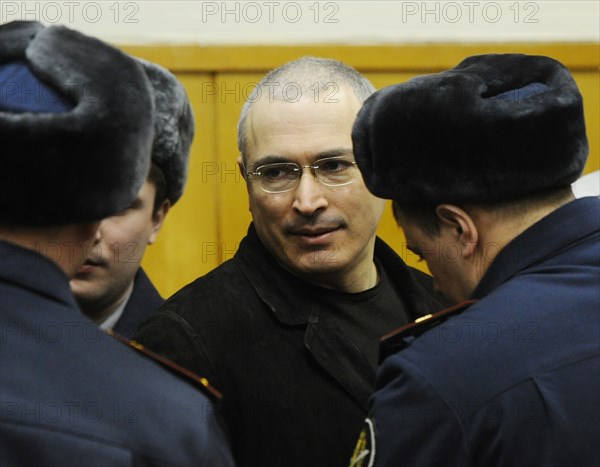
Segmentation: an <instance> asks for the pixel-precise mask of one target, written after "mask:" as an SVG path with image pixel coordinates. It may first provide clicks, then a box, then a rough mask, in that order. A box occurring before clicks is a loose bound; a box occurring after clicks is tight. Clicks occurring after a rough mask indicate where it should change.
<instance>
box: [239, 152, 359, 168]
mask: <svg viewBox="0 0 600 467" xmlns="http://www.w3.org/2000/svg"><path fill="white" fill-rule="evenodd" d="M352 155H353V153H352V149H351V148H336V149H329V150H327V151H323V152H319V153H317V154H315V155H314V156H312V157H311V159H312V160H313V162H314V161H317V160H319V159H329V158H331V157H340V156H352ZM280 162H292V161H290V160H289V159H288V158H287V157H284V156H279V155H276V154H268V155H266V156H263V157H261V158H259V159H257V160H256V161H254V162H252V164H249V165H250V166H251V167H253V170H256V168H257V167H260V166H261V165H265V164H276V163H280Z"/></svg>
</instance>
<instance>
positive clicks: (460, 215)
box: [435, 204, 479, 258]
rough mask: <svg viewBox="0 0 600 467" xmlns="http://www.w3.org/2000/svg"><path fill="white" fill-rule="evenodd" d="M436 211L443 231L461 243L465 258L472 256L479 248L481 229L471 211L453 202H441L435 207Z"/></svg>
mask: <svg viewBox="0 0 600 467" xmlns="http://www.w3.org/2000/svg"><path fill="white" fill-rule="evenodd" d="M435 213H436V215H437V217H438V219H439V220H440V229H441V230H442V233H445V234H447V235H450V236H451V237H452V238H454V239H455V241H456V242H457V243H460V245H461V246H462V248H461V251H462V256H463V258H469V257H471V256H472V255H473V254H474V253H475V250H476V248H477V242H478V241H479V231H478V229H477V225H476V224H475V222H474V221H473V218H472V217H471V216H470V215H469V213H468V212H467V211H465V210H464V209H462V208H460V207H458V206H455V205H453V204H440V205H439V206H437V207H436V208H435Z"/></svg>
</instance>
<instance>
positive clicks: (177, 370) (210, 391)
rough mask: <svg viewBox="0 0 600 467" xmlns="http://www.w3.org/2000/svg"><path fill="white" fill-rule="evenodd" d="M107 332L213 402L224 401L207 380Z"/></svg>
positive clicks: (135, 343)
mask: <svg viewBox="0 0 600 467" xmlns="http://www.w3.org/2000/svg"><path fill="white" fill-rule="evenodd" d="M106 332H107V333H108V334H109V335H110V336H112V337H113V338H114V339H116V340H118V341H119V342H122V343H123V344H125V345H127V346H129V347H131V348H133V349H135V350H137V351H138V352H140V353H141V354H143V355H145V356H146V357H148V358H150V359H152V360H154V361H155V362H157V363H158V364H160V365H161V366H162V367H163V368H165V369H167V370H169V371H170V372H171V373H173V374H175V376H179V377H180V378H183V379H184V380H185V381H187V382H191V383H192V384H193V385H194V386H196V387H199V388H200V389H201V391H202V392H203V393H204V394H206V395H207V396H208V397H209V398H211V399H212V400H213V401H220V400H221V399H223V394H221V392H219V391H218V390H217V389H215V388H214V387H213V386H211V385H210V383H209V382H208V380H207V379H206V378H202V377H201V376H198V375H197V374H195V373H193V372H191V371H190V370H188V369H187V368H184V367H182V366H181V365H178V364H177V363H175V362H174V361H172V360H169V359H168V358H165V357H163V356H162V355H159V354H157V353H156V352H152V350H148V349H147V348H146V347H144V346H143V345H142V344H140V343H139V342H136V341H134V340H130V339H127V338H126V337H124V336H121V335H120V334H117V333H116V332H115V331H113V330H112V329H108V330H107V331H106Z"/></svg>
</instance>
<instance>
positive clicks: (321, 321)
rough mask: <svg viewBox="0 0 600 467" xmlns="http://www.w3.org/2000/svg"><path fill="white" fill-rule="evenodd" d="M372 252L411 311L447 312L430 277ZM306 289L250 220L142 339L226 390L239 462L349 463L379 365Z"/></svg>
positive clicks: (148, 325)
mask: <svg viewBox="0 0 600 467" xmlns="http://www.w3.org/2000/svg"><path fill="white" fill-rule="evenodd" d="M375 256H376V257H377V259H378V260H379V262H380V264H381V265H382V267H383V268H384V269H385V271H386V273H387V275H388V276H389V278H390V279H391V281H392V282H393V286H394V287H396V288H397V289H398V290H400V291H401V295H402V297H403V298H404V299H405V301H406V304H407V308H408V310H409V316H412V317H417V316H418V315H419V314H421V313H429V312H431V311H434V310H437V309H439V308H440V305H439V304H438V303H437V302H436V300H435V299H433V298H432V297H431V295H430V294H429V292H428V290H430V278H429V276H426V275H425V274H422V273H420V272H418V271H416V270H413V269H410V268H408V267H407V266H406V265H405V264H404V262H403V261H402V260H401V259H400V258H399V257H398V256H397V255H396V254H395V253H394V252H393V251H392V250H391V249H390V248H389V247H388V246H387V245H385V244H384V243H383V242H382V241H381V240H379V239H378V240H377V242H376V247H375ZM303 287H304V284H303V281H302V280H300V279H299V278H297V277H295V276H293V275H292V274H290V273H288V272H286V271H285V270H284V269H283V268H281V267H280V266H279V265H278V264H277V262H276V260H275V258H274V257H273V256H272V255H271V254H270V253H269V252H268V251H267V250H266V249H265V247H264V246H263V245H262V243H261V242H260V240H259V238H258V236H257V234H256V231H255V230H254V228H253V227H252V226H251V227H250V229H249V232H248V235H247V237H246V238H244V239H243V240H242V242H241V244H240V247H239V250H238V251H237V253H236V255H235V256H234V258H233V259H232V260H229V261H227V262H225V263H224V264H222V265H221V266H219V267H218V268H217V269H215V270H213V271H212V272H210V273H209V274H207V275H206V276H204V277H201V278H199V279H197V280H196V281H195V282H193V283H192V284H190V285H188V286H187V287H185V288H184V289H183V290H181V291H180V292H178V293H177V294H176V295H174V296H173V297H172V298H170V299H169V300H168V301H167V302H166V303H165V304H164V305H163V306H162V307H161V308H160V310H159V312H158V313H156V314H154V315H153V316H152V317H151V318H150V319H149V320H148V321H146V322H145V323H143V324H142V326H141V327H140V328H139V331H138V333H137V335H136V339H137V340H139V341H140V342H142V343H143V344H145V345H146V346H147V347H148V348H150V349H152V350H154V351H156V352H158V353H161V354H164V355H165V356H167V357H169V358H171V359H173V360H175V361H177V362H178V363H180V364H181V365H183V366H186V367H188V368H189V369H191V370H192V371H195V372H200V373H201V374H205V375H207V376H208V378H209V380H211V382H213V383H214V384H215V386H217V387H218V388H219V389H220V390H222V391H223V393H224V401H223V415H224V418H225V420H226V422H227V425H228V428H229V430H230V433H231V437H232V446H233V450H234V456H235V457H236V460H237V462H238V464H239V465H240V466H260V467H284V466H285V467H291V466H306V465H312V466H318V467H321V466H322V467H325V466H327V467H335V466H342V465H346V464H347V461H348V459H349V457H350V454H351V451H352V448H353V446H354V442H355V440H356V436H357V434H358V432H359V431H360V428H361V426H362V423H363V421H364V418H365V416H366V414H367V403H368V399H369V396H370V394H371V392H372V391H373V389H374V381H375V371H374V369H373V368H372V367H371V365H369V363H368V361H367V359H366V358H365V357H364V355H363V354H362V353H361V352H360V351H359V350H358V348H357V347H356V346H355V345H354V344H353V343H352V342H351V341H350V340H349V339H347V338H346V336H345V335H344V334H343V333H342V331H341V329H340V328H339V327H338V326H337V324H336V323H335V322H333V321H332V319H330V318H328V315H327V313H321V310H320V306H321V305H320V303H318V302H317V301H315V299H314V298H313V297H311V296H307V295H306V294H304V293H302V290H303Z"/></svg>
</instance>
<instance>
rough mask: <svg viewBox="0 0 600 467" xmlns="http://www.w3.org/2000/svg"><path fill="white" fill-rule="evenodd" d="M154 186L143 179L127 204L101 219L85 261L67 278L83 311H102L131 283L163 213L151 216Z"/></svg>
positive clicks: (154, 192)
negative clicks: (137, 190) (125, 206)
mask: <svg viewBox="0 0 600 467" xmlns="http://www.w3.org/2000/svg"><path fill="white" fill-rule="evenodd" d="M155 194H156V188H155V186H154V185H153V184H152V183H150V182H148V181H146V182H145V183H144V185H143V186H142V188H141V189H140V191H139V193H138V196H137V197H136V199H135V200H134V201H133V203H132V204H131V206H130V207H129V208H127V209H125V210H124V211H122V212H121V213H119V214H117V215H115V216H112V217H109V218H107V219H104V220H103V221H102V222H101V223H100V226H99V228H98V230H97V231H96V238H95V242H94V244H93V245H92V246H91V247H90V248H89V249H88V255H87V260H86V262H85V263H84V264H83V265H82V266H81V267H80V268H79V270H78V271H77V274H76V275H75V277H74V278H73V279H72V280H71V289H72V291H73V294H74V295H75V298H76V299H77V301H78V302H79V303H80V305H81V307H82V308H83V309H84V311H88V310H90V311H95V310H98V311H100V310H102V309H103V308H105V307H106V306H109V305H110V304H112V303H114V302H115V301H116V300H118V299H119V298H120V297H122V296H123V295H124V294H125V292H126V291H127V290H128V287H129V286H130V285H131V284H132V281H133V278H134V276H135V274H136V272H137V270H138V268H139V266H140V262H141V260H142V258H143V256H144V251H145V250H146V246H147V245H149V244H151V243H153V242H154V241H155V240H156V236H157V234H158V230H159V229H160V226H161V225H162V220H163V218H164V213H162V212H161V213H159V215H158V216H153V212H152V210H153V205H154V198H155Z"/></svg>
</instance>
